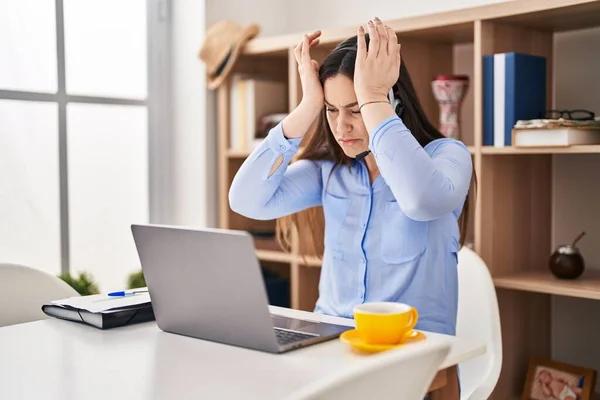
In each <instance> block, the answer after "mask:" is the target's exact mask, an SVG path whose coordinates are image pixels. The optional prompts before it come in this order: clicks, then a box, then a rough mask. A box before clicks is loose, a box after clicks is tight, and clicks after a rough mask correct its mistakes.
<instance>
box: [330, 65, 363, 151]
mask: <svg viewBox="0 0 600 400" xmlns="http://www.w3.org/2000/svg"><path fill="white" fill-rule="evenodd" d="M323 92H324V95H325V113H326V115H327V122H328V123H329V128H330V129H331V132H333V136H334V137H335V140H336V141H337V143H338V144H339V145H340V147H341V148H342V151H343V152H344V153H345V154H346V155H347V156H348V157H351V158H354V157H356V155H357V154H360V153H362V152H364V151H366V150H368V148H369V134H368V132H367V128H366V127H365V124H364V122H363V119H362V116H361V115H360V111H359V110H358V104H357V102H356V94H355V93H354V83H353V82H352V80H351V79H350V78H348V77H347V76H346V75H342V74H337V75H336V76H334V77H332V78H329V79H327V80H326V81H325V85H324V87H323Z"/></svg>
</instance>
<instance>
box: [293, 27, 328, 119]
mask: <svg viewBox="0 0 600 400" xmlns="http://www.w3.org/2000/svg"><path fill="white" fill-rule="evenodd" d="M320 36H321V31H320V30H318V31H315V32H313V33H311V34H310V35H304V38H303V39H302V40H301V41H300V43H298V45H297V46H296V48H295V49H294V55H295V56H296V62H297V63H298V73H299V74H300V82H301V84H302V101H301V103H303V104H305V105H306V106H307V107H309V108H314V109H319V110H320V109H322V108H323V104H324V96H323V88H322V87H321V82H320V81H319V63H317V61H315V60H313V59H312V58H311V56H310V49H311V48H313V47H315V46H316V45H318V44H319V37H320Z"/></svg>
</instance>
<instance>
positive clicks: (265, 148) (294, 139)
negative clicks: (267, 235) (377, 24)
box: [229, 31, 323, 219]
mask: <svg viewBox="0 0 600 400" xmlns="http://www.w3.org/2000/svg"><path fill="white" fill-rule="evenodd" d="M320 36H321V31H315V32H313V33H312V34H311V35H304V38H303V39H302V41H301V42H300V43H298V46H296V49H295V51H294V55H295V57H296V61H297V63H298V73H299V74H300V80H301V83H302V93H303V95H302V101H301V102H300V104H299V105H298V107H296V108H295V109H294V110H293V111H292V112H291V113H290V114H289V115H287V116H286V117H285V119H284V120H283V121H282V122H281V123H280V124H278V125H277V126H276V127H274V128H273V129H271V131H270V132H269V135H268V136H267V138H266V139H265V140H264V141H263V142H262V143H261V145H260V146H259V147H258V148H257V149H255V150H254V151H253V152H252V154H251V155H250V156H249V157H248V158H247V159H246V161H244V163H243V164H242V166H241V168H240V169H239V171H238V172H237V174H236V175H235V177H234V179H233V183H232V184H231V188H230V190H229V204H230V207H231V209H232V210H233V211H235V212H237V213H238V214H242V215H245V216H247V217H249V218H253V219H274V218H279V217H282V216H285V215H288V214H293V213H294V212H297V211H300V210H303V209H306V208H309V207H313V206H317V205H320V204H321V188H322V183H321V171H320V167H319V165H318V164H317V162H314V161H308V160H300V161H297V162H295V163H293V164H291V165H290V160H291V159H292V157H293V156H294V155H295V154H296V152H297V151H298V145H299V143H300V141H301V139H302V137H303V136H304V135H305V134H306V132H307V131H308V129H309V128H310V126H311V124H312V123H313V122H314V121H315V120H316V119H317V117H318V116H319V113H320V112H321V110H322V108H323V88H322V87H321V83H320V82H319V77H318V75H317V71H318V64H317V62H316V61H315V60H313V59H312V58H311V55H310V49H311V48H312V47H314V46H316V45H317V44H318V43H319V37H320Z"/></svg>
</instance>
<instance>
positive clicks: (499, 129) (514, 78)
mask: <svg viewBox="0 0 600 400" xmlns="http://www.w3.org/2000/svg"><path fill="white" fill-rule="evenodd" d="M545 110H546V58H545V57H542V56H536V55H531V54H522V53H499V54H492V55H486V56H483V138H482V139H483V145H484V146H495V147H504V146H510V145H511V144H512V128H513V126H514V125H515V123H516V122H517V121H518V120H528V119H535V118H539V117H540V115H542V114H543V113H544V111H545Z"/></svg>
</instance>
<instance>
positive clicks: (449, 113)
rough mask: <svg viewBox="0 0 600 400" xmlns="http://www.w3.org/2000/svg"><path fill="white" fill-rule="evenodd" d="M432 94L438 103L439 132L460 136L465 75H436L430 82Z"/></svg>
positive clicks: (465, 82)
mask: <svg viewBox="0 0 600 400" xmlns="http://www.w3.org/2000/svg"><path fill="white" fill-rule="evenodd" d="M431 88H432V89H433V95H434V96H435V99H436V100H437V101H438V103H439V105H440V128H439V129H440V132H442V134H443V135H444V136H446V137H449V138H454V139H459V138H460V118H459V116H460V106H461V104H462V101H463V99H464V97H465V94H466V93H467V89H468V88H469V77H468V76H467V75H438V76H436V77H435V78H434V79H433V81H432V82H431Z"/></svg>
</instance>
